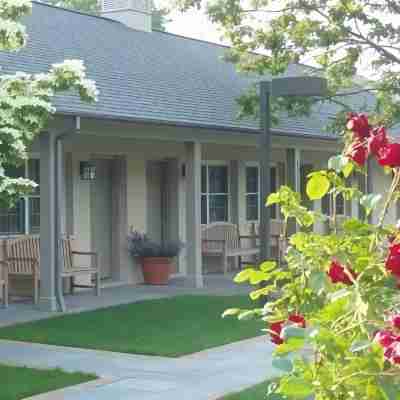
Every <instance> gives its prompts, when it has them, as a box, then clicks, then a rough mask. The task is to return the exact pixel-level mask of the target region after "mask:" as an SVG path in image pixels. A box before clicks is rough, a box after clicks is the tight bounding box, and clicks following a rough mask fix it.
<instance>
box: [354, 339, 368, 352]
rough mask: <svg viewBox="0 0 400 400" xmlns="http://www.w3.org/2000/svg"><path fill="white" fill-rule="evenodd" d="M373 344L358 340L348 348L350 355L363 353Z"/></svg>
mask: <svg viewBox="0 0 400 400" xmlns="http://www.w3.org/2000/svg"><path fill="white" fill-rule="evenodd" d="M372 344H373V342H371V341H369V340H360V341H357V342H354V343H352V345H351V347H350V351H351V352H352V353H358V352H359V351H363V350H365V349H368V348H370V347H371V346H372Z"/></svg>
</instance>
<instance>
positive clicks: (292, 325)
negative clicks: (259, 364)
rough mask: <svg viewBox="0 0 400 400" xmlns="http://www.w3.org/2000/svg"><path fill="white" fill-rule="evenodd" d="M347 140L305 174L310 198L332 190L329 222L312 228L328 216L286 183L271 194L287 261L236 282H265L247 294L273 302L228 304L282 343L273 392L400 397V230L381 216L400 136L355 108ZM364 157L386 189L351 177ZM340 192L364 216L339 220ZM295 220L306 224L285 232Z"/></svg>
mask: <svg viewBox="0 0 400 400" xmlns="http://www.w3.org/2000/svg"><path fill="white" fill-rule="evenodd" d="M344 143H345V145H344V149H343V152H342V153H341V154H340V155H338V156H335V157H332V158H331V159H330V160H329V162H328V169H326V170H321V171H316V172H313V173H311V174H310V175H309V176H308V182H307V188H306V192H307V195H308V197H309V198H310V199H311V200H317V199H321V198H322V197H324V196H330V198H331V201H332V204H333V207H332V209H333V215H332V216H330V217H328V218H329V219H330V221H329V226H330V227H331V231H330V232H329V233H328V234H324V235H322V234H319V233H316V232H313V231H312V229H311V227H312V226H313V224H314V223H315V222H316V221H317V220H319V219H321V218H322V219H323V218H324V216H323V215H321V214H320V213H318V212H315V211H310V210H307V209H306V208H305V207H304V206H302V205H301V204H300V195H299V194H298V193H295V192H293V191H292V190H291V189H290V188H289V187H286V186H282V187H281V188H280V189H279V191H278V192H277V193H274V194H271V195H270V196H269V197H268V199H267V202H266V205H267V206H269V205H272V204H278V205H279V206H280V209H281V212H282V215H283V219H284V229H283V234H282V236H283V237H282V238H281V239H282V240H283V241H287V243H288V249H287V252H286V255H285V265H284V266H283V265H282V266H278V265H277V264H276V263H275V262H274V261H264V262H262V263H261V264H260V265H258V266H249V267H248V268H246V269H244V270H243V271H241V272H240V273H239V274H238V275H237V276H236V277H235V281H236V282H239V283H240V282H247V281H249V282H250V283H251V284H253V285H260V284H261V285H262V286H261V287H258V288H257V289H256V290H254V291H253V292H251V294H250V297H251V298H252V299H253V300H256V299H259V298H263V297H265V298H266V299H268V298H269V299H270V301H267V302H266V303H265V305H264V306H263V307H258V308H254V309H248V310H243V309H237V308H236V309H235V308H233V309H229V310H226V311H225V313H224V316H228V315H237V316H238V318H239V319H248V318H262V320H263V321H265V323H266V332H267V334H269V335H270V339H271V341H272V342H273V343H275V344H276V345H277V346H276V348H275V351H274V355H273V356H274V359H273V365H274V366H275V367H276V368H278V369H280V370H281V371H282V374H283V375H282V377H281V378H280V379H279V380H278V381H277V382H274V383H273V384H271V385H270V387H269V389H268V394H267V397H266V398H267V399H271V400H272V399H274V400H276V399H315V400H331V399H332V400H344V399H346V400H347V399H355V400H395V399H399V398H400V369H399V367H400V304H399V281H400V229H399V227H396V226H393V225H385V223H384V222H385V217H386V216H387V212H388V210H389V208H390V207H391V206H394V205H395V204H396V203H397V201H398V199H399V197H400V144H397V143H394V142H393V141H392V140H391V139H390V138H389V137H388V135H387V132H386V130H385V128H384V127H381V126H375V127H374V126H371V123H370V121H368V118H367V116H365V115H355V114H351V115H349V118H348V123H347V126H346V128H345V129H344ZM368 157H371V158H373V159H375V161H374V160H373V159H372V160H371V162H376V165H377V166H378V167H379V166H381V167H382V168H384V170H385V172H386V173H388V174H391V176H392V183H391V186H390V187H389V188H388V191H387V193H386V194H385V198H383V196H382V195H381V194H372V193H369V194H363V193H361V192H360V191H359V190H358V189H357V188H355V187H353V185H352V184H351V183H349V182H351V177H352V176H353V175H355V174H364V175H365V174H367V173H368V169H367V165H368V164H367V160H368ZM375 167H376V166H375ZM339 195H340V196H343V197H344V198H345V199H346V200H351V199H354V200H357V201H358V202H359V204H360V205H361V207H362V209H363V215H364V217H363V218H362V219H361V220H359V219H355V218H348V219H346V220H345V221H342V222H340V221H339V220H338V219H337V218H336V212H335V209H336V207H335V204H336V198H337V196H339ZM378 206H379V209H380V210H379V211H380V212H379V218H378V221H377V223H376V224H372V223H370V219H369V217H370V216H371V215H372V212H373V210H376V211H378V210H377V207H378ZM290 219H294V220H296V221H297V224H298V226H300V228H301V229H300V231H299V232H297V233H295V234H293V235H292V236H291V237H286V234H285V232H286V226H287V223H288V221H289V220H290ZM272 294H273V296H270V295H272ZM310 352H311V353H310ZM310 354H311V355H312V356H311V355H310Z"/></svg>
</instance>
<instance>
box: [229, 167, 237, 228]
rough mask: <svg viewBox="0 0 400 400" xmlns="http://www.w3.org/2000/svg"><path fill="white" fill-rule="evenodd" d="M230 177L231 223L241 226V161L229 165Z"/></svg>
mask: <svg viewBox="0 0 400 400" xmlns="http://www.w3.org/2000/svg"><path fill="white" fill-rule="evenodd" d="M229 175H230V186H229V190H230V196H231V202H230V203H231V207H230V208H231V209H230V221H231V222H232V223H233V224H236V225H238V224H239V161H237V160H232V161H230V163H229Z"/></svg>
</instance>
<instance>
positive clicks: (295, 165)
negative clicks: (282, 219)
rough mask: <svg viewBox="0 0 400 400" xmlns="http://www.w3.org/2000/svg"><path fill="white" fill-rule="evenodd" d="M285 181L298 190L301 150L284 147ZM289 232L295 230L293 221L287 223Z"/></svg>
mask: <svg viewBox="0 0 400 400" xmlns="http://www.w3.org/2000/svg"><path fill="white" fill-rule="evenodd" d="M286 166H287V168H286V183H287V185H288V186H289V187H290V188H291V189H292V190H294V191H295V192H300V189H301V187H300V185H301V173H300V171H301V150H299V149H297V148H294V149H286ZM288 230H289V234H292V233H294V232H296V230H297V227H296V224H295V223H293V222H292V223H289V226H288Z"/></svg>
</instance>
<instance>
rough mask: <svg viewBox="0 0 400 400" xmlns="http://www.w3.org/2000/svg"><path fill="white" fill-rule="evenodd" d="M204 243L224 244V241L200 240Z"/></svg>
mask: <svg viewBox="0 0 400 400" xmlns="http://www.w3.org/2000/svg"><path fill="white" fill-rule="evenodd" d="M201 241H202V242H204V243H225V242H226V240H224V239H201Z"/></svg>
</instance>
